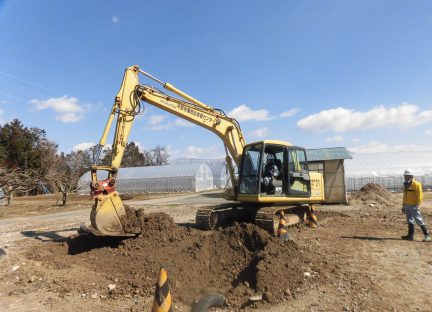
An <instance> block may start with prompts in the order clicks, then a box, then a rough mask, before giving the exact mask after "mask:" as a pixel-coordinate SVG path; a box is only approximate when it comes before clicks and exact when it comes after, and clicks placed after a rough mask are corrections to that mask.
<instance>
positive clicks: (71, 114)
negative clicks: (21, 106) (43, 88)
mask: <svg viewBox="0 0 432 312" xmlns="http://www.w3.org/2000/svg"><path fill="white" fill-rule="evenodd" d="M30 104H32V105H33V106H34V109H35V110H36V111H40V110H46V109H51V110H53V111H54V112H55V116H54V118H55V119H56V120H59V121H61V122H64V123H70V122H78V121H80V120H81V119H83V118H84V113H85V111H86V110H85V109H84V108H83V106H81V105H80V104H78V99H77V98H75V97H68V96H66V95H65V96H62V97H59V98H50V99H48V100H46V101H41V100H38V99H32V100H30Z"/></svg>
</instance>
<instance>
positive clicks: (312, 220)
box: [307, 205, 318, 228]
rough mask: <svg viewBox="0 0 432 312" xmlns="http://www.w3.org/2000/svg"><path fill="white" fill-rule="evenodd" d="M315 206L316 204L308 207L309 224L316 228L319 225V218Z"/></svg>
mask: <svg viewBox="0 0 432 312" xmlns="http://www.w3.org/2000/svg"><path fill="white" fill-rule="evenodd" d="M315 211H316V210H315V206H314V205H309V207H308V223H307V224H308V225H309V227H311V228H316V227H317V226H318V219H317V216H316V214H315Z"/></svg>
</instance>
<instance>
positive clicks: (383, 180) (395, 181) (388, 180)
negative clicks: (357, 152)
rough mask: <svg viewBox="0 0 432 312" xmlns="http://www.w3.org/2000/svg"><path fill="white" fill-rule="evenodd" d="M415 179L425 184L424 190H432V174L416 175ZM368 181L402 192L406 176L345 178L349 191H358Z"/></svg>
mask: <svg viewBox="0 0 432 312" xmlns="http://www.w3.org/2000/svg"><path fill="white" fill-rule="evenodd" d="M415 179H416V180H417V181H419V182H420V183H421V184H422V185H423V190H424V191H431V190H432V176H431V175H423V176H416V177H415ZM368 183H375V184H379V185H381V186H383V187H385V188H386V189H387V190H389V191H392V192H402V190H403V183H404V178H403V176H392V177H347V178H345V184H346V190H347V192H354V191H358V190H360V189H361V188H362V186H363V185H365V184H368Z"/></svg>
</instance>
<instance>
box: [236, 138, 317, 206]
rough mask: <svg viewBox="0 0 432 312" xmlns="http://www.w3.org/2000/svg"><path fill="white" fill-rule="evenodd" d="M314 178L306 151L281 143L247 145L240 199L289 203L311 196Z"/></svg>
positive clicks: (242, 162) (242, 163)
mask: <svg viewBox="0 0 432 312" xmlns="http://www.w3.org/2000/svg"><path fill="white" fill-rule="evenodd" d="M310 195H311V179H310V175H309V169H308V164H307V158H306V150H305V149H304V148H301V147H296V146H291V145H289V144H288V143H286V142H282V141H261V142H257V143H252V144H248V145H246V146H245V148H244V153H243V155H242V161H241V168H240V179H239V189H238V199H239V200H241V201H252V202H269V199H271V201H272V202H278V201H280V202H286V201H288V200H286V199H289V198H292V197H295V198H298V197H310Z"/></svg>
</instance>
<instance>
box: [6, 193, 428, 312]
mask: <svg viewBox="0 0 432 312" xmlns="http://www.w3.org/2000/svg"><path fill="white" fill-rule="evenodd" d="M399 203H400V194H392V193H390V192H388V191H387V190H385V189H383V188H381V187H380V186H377V185H368V186H365V188H364V189H362V190H361V191H359V192H358V193H355V194H352V198H351V199H350V205H348V206H343V205H341V206H328V207H326V206H323V207H319V209H318V212H317V216H318V221H319V227H318V228H316V229H310V228H308V227H306V226H298V227H294V228H290V229H289V234H290V236H291V238H292V240H290V241H280V240H279V239H278V238H277V237H273V236H270V235H269V234H268V233H267V232H265V231H263V230H262V229H260V228H258V227H256V226H255V225H253V224H246V223H240V224H234V225H233V226H231V227H227V228H219V229H218V230H215V231H201V230H198V229H195V228H194V227H193V225H192V224H191V223H187V222H186V223H185V222H181V223H182V225H179V224H177V223H175V222H174V221H173V218H172V216H174V217H175V219H177V220H179V219H181V220H186V219H193V216H194V212H193V211H196V209H195V210H188V208H187V207H186V206H182V205H181V204H180V205H178V206H173V205H170V206H166V207H164V206H160V207H159V208H157V209H156V208H154V207H153V208H151V209H152V211H154V210H160V211H165V212H166V213H163V212H160V211H159V212H154V213H139V214H137V215H136V219H135V220H134V221H133V222H132V223H131V224H130V225H131V226H140V227H141V228H142V233H141V234H140V235H139V236H138V237H136V238H128V239H118V238H117V239H115V238H103V237H94V236H91V235H87V234H81V235H77V234H73V235H70V236H68V237H67V238H64V237H63V236H60V235H58V234H57V233H59V232H56V231H54V230H53V231H45V232H43V231H41V232H32V233H30V232H31V231H23V232H22V233H25V234H27V235H28V236H30V237H32V239H26V240H21V241H15V242H13V243H11V244H9V245H6V247H5V248H4V250H5V251H6V255H3V256H2V255H1V254H0V306H5V307H7V308H6V311H23V310H26V311H76V310H89V311H148V310H149V308H150V307H151V304H152V301H153V295H154V287H155V283H156V281H157V278H158V272H159V269H160V267H161V266H163V267H164V268H165V269H166V270H167V273H168V278H169V279H170V290H171V295H172V297H173V305H174V308H175V310H176V311H189V310H190V306H191V305H192V304H193V302H194V301H196V300H197V299H199V298H200V297H201V296H202V295H203V294H206V293H214V292H218V293H221V294H223V295H224V296H225V297H226V299H227V302H228V306H226V307H223V308H219V311H238V310H241V309H244V310H256V311H275V312H279V311H429V307H430V306H431V304H432V300H431V299H430V294H429V291H428V289H430V287H432V273H431V271H430V265H432V250H431V248H430V246H432V245H430V244H428V243H420V242H419V239H420V236H419V235H420V233H419V231H418V232H417V234H416V235H417V236H416V239H417V241H416V242H406V241H401V240H400V235H401V234H404V232H405V230H406V225H405V222H404V217H403V215H402V213H401V211H400V204H399ZM431 203H432V201H430V199H429V201H428V202H427V203H426V205H429V206H430V204H431ZM182 208H183V210H182ZM145 211H147V210H146V209H144V212H145ZM189 214H190V216H189V217H187V218H186V219H184V218H185V215H189ZM423 215H424V217H425V219H426V221H428V220H432V219H431V210H429V209H424V210H423ZM51 222H52V221H51ZM52 223H53V222H52ZM29 226H31V225H29ZM54 227H55V225H54ZM11 233H12V232H11ZM71 233H72V232H71ZM30 234H31V235H30ZM11 235H12V234H11ZM2 237H3V238H8V236H2ZM34 238H36V239H34ZM0 244H1V243H0ZM420 285H421V287H420ZM412 289H416V296H414V297H413V296H410V295H409V294H410V290H412ZM254 296H255V297H257V298H260V297H262V300H259V301H256V302H251V301H250V300H249V299H250V298H251V297H254Z"/></svg>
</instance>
